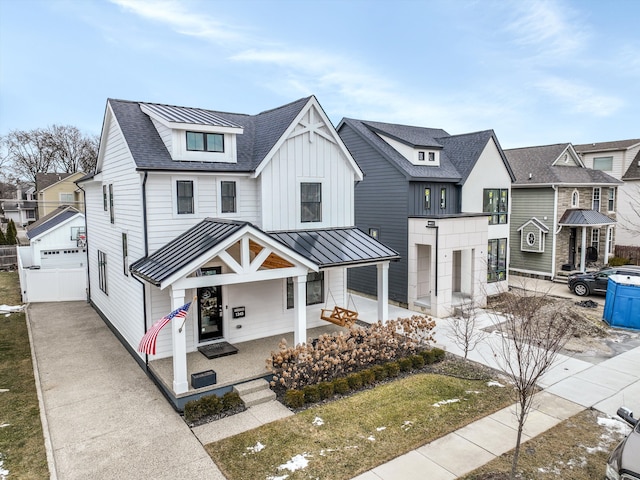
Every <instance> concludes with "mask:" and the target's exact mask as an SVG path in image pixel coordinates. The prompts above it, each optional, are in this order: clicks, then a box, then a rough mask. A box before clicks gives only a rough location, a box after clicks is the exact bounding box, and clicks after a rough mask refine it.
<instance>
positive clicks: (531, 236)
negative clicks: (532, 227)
mask: <svg viewBox="0 0 640 480" xmlns="http://www.w3.org/2000/svg"><path fill="white" fill-rule="evenodd" d="M535 243H536V234H535V233H533V232H529V233H527V245H529V246H530V247H532V246H533V245H534V244H535Z"/></svg>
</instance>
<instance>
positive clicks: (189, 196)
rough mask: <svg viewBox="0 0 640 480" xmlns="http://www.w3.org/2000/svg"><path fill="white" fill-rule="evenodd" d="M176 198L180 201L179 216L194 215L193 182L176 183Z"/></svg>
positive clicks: (181, 181) (179, 181)
mask: <svg viewBox="0 0 640 480" xmlns="http://www.w3.org/2000/svg"><path fill="white" fill-rule="evenodd" d="M176 197H177V199H178V214H179V215H186V214H191V213H194V209H193V181H192V180H178V181H176Z"/></svg>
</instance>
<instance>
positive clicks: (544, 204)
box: [509, 188, 562, 276]
mask: <svg viewBox="0 0 640 480" xmlns="http://www.w3.org/2000/svg"><path fill="white" fill-rule="evenodd" d="M554 198H555V195H554V190H553V189H552V188H513V189H512V190H511V221H510V226H511V241H510V242H509V245H510V247H509V253H510V263H509V269H510V270H512V272H513V271H516V272H518V271H519V272H525V273H526V272H528V273H532V274H537V275H544V276H551V274H552V261H553V235H554V231H555V229H556V226H555V224H554V208H555V207H554ZM561 213H562V212H560V214H561ZM531 217H536V218H537V219H538V220H540V221H541V222H542V223H544V224H545V225H546V226H547V227H548V228H549V233H548V234H546V238H545V248H544V252H543V253H532V252H522V251H521V250H520V232H518V231H517V230H518V228H520V227H521V226H522V225H523V224H524V223H525V222H527V221H528V220H530V219H531ZM558 219H559V218H558Z"/></svg>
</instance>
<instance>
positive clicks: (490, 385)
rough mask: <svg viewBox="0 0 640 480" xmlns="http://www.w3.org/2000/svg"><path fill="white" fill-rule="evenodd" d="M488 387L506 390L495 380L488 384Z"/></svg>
mask: <svg viewBox="0 0 640 480" xmlns="http://www.w3.org/2000/svg"><path fill="white" fill-rule="evenodd" d="M487 387H500V388H504V385H502V384H501V383H500V382H496V381H495V380H492V381H490V382H487Z"/></svg>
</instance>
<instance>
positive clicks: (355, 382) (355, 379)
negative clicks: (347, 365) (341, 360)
mask: <svg viewBox="0 0 640 480" xmlns="http://www.w3.org/2000/svg"><path fill="white" fill-rule="evenodd" d="M347 382H348V383H349V388H350V389H351V390H358V389H359V388H362V375H360V373H352V374H350V375H348V376H347Z"/></svg>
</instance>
